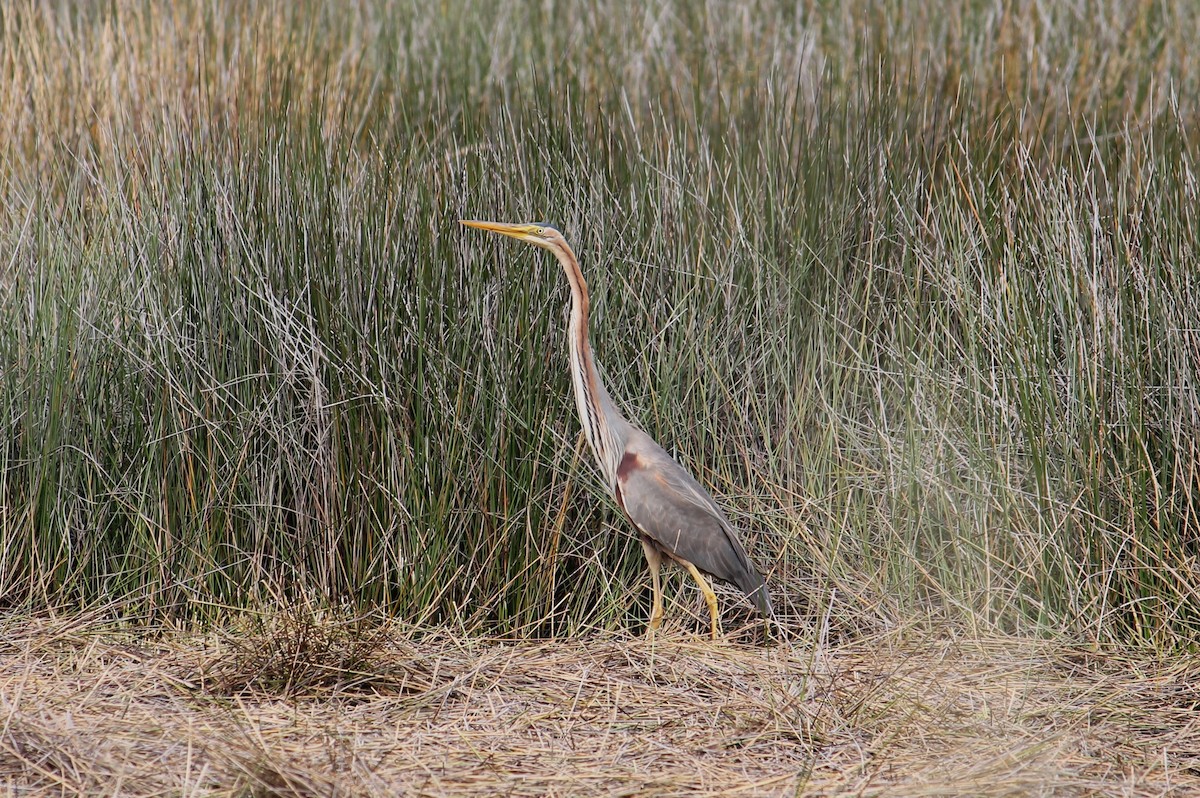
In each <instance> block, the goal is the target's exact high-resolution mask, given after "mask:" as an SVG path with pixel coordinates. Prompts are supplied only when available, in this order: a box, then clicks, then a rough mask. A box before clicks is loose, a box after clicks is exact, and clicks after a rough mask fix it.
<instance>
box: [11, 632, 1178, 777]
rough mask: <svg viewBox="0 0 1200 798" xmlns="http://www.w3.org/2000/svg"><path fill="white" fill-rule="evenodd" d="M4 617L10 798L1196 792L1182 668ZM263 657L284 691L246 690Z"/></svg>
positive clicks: (1052, 648) (923, 644)
mask: <svg viewBox="0 0 1200 798" xmlns="http://www.w3.org/2000/svg"><path fill="white" fill-rule="evenodd" d="M308 622H309V627H308V632H309V633H324V634H325V635H326V638H327V639H333V640H336V639H339V638H338V635H339V634H342V632H344V631H345V629H342V630H341V631H339V627H338V626H337V625H338V624H339V623H342V622H340V621H336V620H328V619H326V620H314V619H311V618H309V619H308ZM22 623H23V624H24V626H23V627H21V626H18V624H17V622H15V621H9V622H8V623H6V624H5V626H6V627H7V628H6V629H5V632H6V634H5V636H4V639H5V640H6V641H7V642H6V643H5V645H4V647H3V649H0V715H2V717H3V721H2V724H0V780H2V781H3V782H4V783H5V784H7V785H8V792H7V794H10V795H116V794H121V795H161V794H172V795H185V796H190V795H246V794H252V795H392V794H395V793H397V792H400V793H405V794H414V795H416V794H420V795H484V794H506V795H581V794H588V795H651V794H652V795H767V794H787V795H792V794H805V795H889V796H897V795H904V796H910V795H911V796H917V795H922V796H924V795H986V796H1000V795H1022V796H1024V795H1109V794H1112V795H1117V794H1120V795H1135V796H1140V795H1147V796H1149V795H1195V794H1200V713H1198V712H1197V708H1198V706H1200V691H1198V689H1197V686H1196V685H1197V680H1198V678H1200V665H1198V664H1197V663H1196V662H1195V661H1193V660H1185V659H1180V660H1176V661H1160V660H1155V659H1152V658H1150V656H1149V655H1141V654H1130V653H1104V652H1097V651H1089V650H1084V649H1081V648H1071V647H1066V646H1063V645H1059V644H1051V643H1047V642H1042V641H1030V640H1015V639H996V640H990V641H978V640H975V641H966V642H955V641H951V640H946V639H928V638H927V639H914V638H915V637H916V636H915V635H912V634H911V633H910V634H908V635H896V636H893V637H891V638H887V639H876V640H870V641H859V642H856V643H853V644H848V645H842V646H838V647H830V648H826V649H823V650H815V649H814V646H813V644H811V643H810V642H809V641H801V642H798V643H796V644H795V645H776V646H773V647H765V648H755V647H747V646H740V645H737V644H733V643H717V644H710V643H709V642H708V641H701V640H696V639H694V638H691V637H688V636H686V635H683V634H682V633H679V632H675V633H671V632H669V631H668V634H666V635H664V636H663V637H662V638H660V640H659V641H658V642H657V643H656V644H654V645H650V644H649V643H647V642H646V641H645V640H642V639H624V638H616V637H601V638H594V639H587V640H557V641H547V642H506V641H498V640H481V639H478V638H455V637H452V636H450V635H449V634H446V633H433V632H430V631H429V630H424V631H423V632H421V633H413V632H412V631H408V632H405V631H402V630H398V629H396V628H395V627H393V628H391V629H390V631H389V632H388V633H384V632H383V630H384V629H385V627H379V628H377V630H376V633H375V634H374V636H373V637H372V638H371V639H372V640H373V641H374V647H373V648H372V650H371V651H369V652H366V651H363V652H358V653H359V655H360V656H359V658H358V661H357V662H356V663H348V662H347V661H339V660H338V659H337V657H336V656H334V655H333V654H332V653H331V651H332V649H328V648H326V649H322V648H319V647H318V648H316V649H312V648H306V647H305V646H303V645H300V646H297V645H295V641H296V640H297V639H298V638H297V637H295V636H292V637H290V638H289V637H288V636H287V635H288V633H289V629H285V628H283V627H281V626H279V625H275V626H272V627H270V628H269V629H267V630H266V631H265V632H263V633H261V634H260V635H259V637H257V638H255V633H253V632H245V631H237V632H222V633H216V634H208V635H201V634H198V633H192V632H183V631H169V630H157V631H147V630H139V631H128V630H120V629H114V628H113V627H112V626H106V625H104V624H100V623H96V622H86V621H85V622H81V621H70V620H68V621H46V620H34V621H28V620H27V619H26V620H25V621H23V622H22ZM353 629H355V630H358V629H359V627H357V626H356V627H353ZM290 631H294V628H292V629H291V630H290ZM357 633H358V632H357V631H356V632H355V634H357ZM269 635H277V636H278V638H276V639H275V640H272V639H271V638H270V637H269ZM307 639H308V638H306V640H307ZM280 640H282V642H279V641H280ZM276 642H279V645H277V646H276V647H275V648H274V649H272V648H271V646H272V645H273V643H276ZM268 649H270V655H269V656H268V655H267V653H264V652H268ZM285 651H290V652H291V653H292V659H291V660H290V661H289V662H288V663H287V665H286V667H288V668H290V669H291V671H289V673H290V677H289V678H288V679H287V680H282V681H281V680H275V681H274V682H270V683H274V684H276V685H277V687H276V688H274V689H273V690H272V689H266V688H264V687H263V686H262V685H263V684H265V683H268V682H269V680H268V679H266V678H265V677H266V676H269V675H270V673H271V671H270V669H271V668H273V667H278V666H279V662H278V661H277V660H278V658H277V657H275V655H277V654H279V653H280V652H285ZM313 651H316V652H318V656H319V657H320V658H321V659H323V660H324V661H318V658H316V657H312V656H310V655H311V654H312V652H313ZM272 663H274V664H272ZM330 663H333V664H332V665H331V664H330ZM303 674H309V676H310V678H303Z"/></svg>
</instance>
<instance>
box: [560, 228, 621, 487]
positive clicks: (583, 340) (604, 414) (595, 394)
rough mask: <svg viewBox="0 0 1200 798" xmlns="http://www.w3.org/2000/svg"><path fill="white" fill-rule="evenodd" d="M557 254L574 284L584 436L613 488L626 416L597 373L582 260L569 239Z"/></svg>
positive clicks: (575, 361)
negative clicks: (623, 415) (614, 402)
mask: <svg viewBox="0 0 1200 798" xmlns="http://www.w3.org/2000/svg"><path fill="white" fill-rule="evenodd" d="M554 255H555V257H557V258H558V262H559V263H561V264H562V267H563V271H564V272H566V275H567V281H568V282H569V283H570V284H571V324H570V328H569V329H568V331H567V344H568V350H569V352H570V357H571V383H572V385H573V386H574V388H575V408H576V409H577V410H578V411H579V421H580V424H582V426H583V434H584V437H586V438H587V441H588V445H589V446H590V447H591V449H592V454H594V455H595V456H596V462H597V463H598V464H599V466H600V470H601V472H603V474H604V478H605V482H606V483H607V484H608V486H609V489H610V490H611V489H612V488H613V486H614V485H615V484H616V479H617V466H618V464H619V463H620V462H621V456H622V454H623V452H622V451H621V450H620V445H619V443H618V440H617V433H618V431H619V430H618V429H616V427H618V425H620V424H622V423H623V422H624V419H623V418H622V417H621V414H620V413H619V412H618V411H617V409H616V407H614V406H613V403H612V400H611V399H609V396H608V391H606V390H605V389H604V385H603V383H601V382H600V375H599V374H598V373H597V372H596V363H595V358H593V356H592V345H591V343H590V342H589V341H588V293H587V282H586V281H585V280H584V279H583V272H582V270H580V268H579V261H578V260H577V259H576V257H575V253H574V252H572V251H571V248H570V247H569V246H567V244H566V242H563V243H562V244H561V245H560V247H559V248H557V249H555V251H554Z"/></svg>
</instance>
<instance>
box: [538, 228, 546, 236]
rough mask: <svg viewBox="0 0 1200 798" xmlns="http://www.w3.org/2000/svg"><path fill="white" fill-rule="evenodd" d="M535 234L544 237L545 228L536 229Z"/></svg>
mask: <svg viewBox="0 0 1200 798" xmlns="http://www.w3.org/2000/svg"><path fill="white" fill-rule="evenodd" d="M537 234H538V235H540V236H544V235H546V228H544V227H539V228H538V229H537Z"/></svg>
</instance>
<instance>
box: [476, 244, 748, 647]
mask: <svg viewBox="0 0 1200 798" xmlns="http://www.w3.org/2000/svg"><path fill="white" fill-rule="evenodd" d="M463 224H465V225H468V226H470V227H477V228H479V229H481V230H488V231H491V232H494V233H501V234H503V235H508V236H512V237H513V238H518V239H521V240H522V241H527V242H529V243H531V244H534V245H536V246H540V247H542V248H543V249H548V250H550V251H551V252H553V253H554V255H555V257H556V258H557V259H558V261H559V263H560V264H561V265H562V267H563V271H564V272H565V273H566V275H567V281H568V282H569V283H570V285H571V320H570V327H569V330H568V351H569V353H570V358H571V382H572V385H573V387H574V392H575V407H576V409H577V410H578V411H579V419H580V423H581V424H582V426H583V433H584V437H585V438H587V441H588V446H589V447H590V448H591V450H592V453H593V454H594V455H595V457H596V462H597V464H598V465H599V466H600V471H601V473H602V474H603V475H604V479H605V484H606V485H607V487H608V490H609V491H610V492H611V493H612V496H613V498H614V499H615V500H616V502H617V504H618V506H620V508H621V510H622V511H623V512H624V513H625V515H626V517H627V518H628V519H629V520H630V522H631V523H632V524H633V525H634V527H636V528H637V530H638V532H639V533H640V535H641V541H642V547H643V549H644V551H645V553H646V561H647V563H648V564H649V566H650V576H651V580H652V584H653V589H654V607H653V609H652V610H651V613H650V631H651V632H653V631H654V630H655V629H657V628H658V625H659V623H661V621H662V614H663V609H662V589H661V585H660V582H659V573H658V571H659V566H660V565H661V564H662V560H663V558H664V557H666V558H667V559H670V560H673V561H675V562H677V563H679V564H680V565H681V566H683V567H684V568H686V569H687V570H688V572H690V573H691V574H692V576H693V577H694V578H695V579H696V582H697V583H698V584H699V586H700V590H701V592H703V593H704V598H705V601H706V602H707V603H708V608H709V612H710V615H711V620H712V634H713V637H714V638H715V637H716V636H717V634H718V630H719V624H718V613H717V599H716V596H715V595H714V594H713V592H712V589H711V588H710V587H709V586H708V583H707V582H706V581H705V580H704V577H703V576H702V573H701V572H703V573H708V574H711V575H712V576H715V577H717V578H718V579H722V580H724V581H726V582H732V583H733V584H735V585H737V587H738V588H739V589H741V591H742V592H743V593H745V594H746V596H747V597H748V598H750V600H751V601H753V602H754V605H755V606H756V607H757V608H758V610H759V612H761V613H762V615H763V616H764V617H771V614H772V611H771V600H770V596H769V594H768V593H767V587H766V584H765V582H764V581H763V578H762V576H761V575H760V574H759V572H758V571H757V570H756V569H755V568H754V565H753V564H752V563H751V562H750V558H749V556H747V554H746V550H745V549H744V548H743V547H742V544H741V542H740V541H739V540H738V538H737V534H736V533H735V531H734V529H733V526H732V525H731V524H730V523H729V521H728V519H726V517H725V514H724V513H722V512H721V509H720V508H719V507H718V506H717V504H716V502H714V501H713V499H712V497H711V496H709V494H708V492H707V491H705V490H704V488H702V487H701V486H700V484H699V483H698V482H696V480H695V479H693V478H692V475H691V474H689V473H688V472H687V471H686V470H685V469H684V468H683V467H682V466H681V465H679V463H677V462H675V460H674V458H672V457H671V455H669V454H667V452H666V450H664V449H663V448H662V447H661V446H659V445H658V443H656V442H655V441H654V439H653V438H651V437H650V436H649V435H647V434H646V433H644V432H642V431H641V430H639V429H637V428H636V427H634V426H633V425H632V424H630V423H629V422H628V421H627V420H626V419H625V417H624V416H623V415H622V414H621V412H620V411H619V410H617V408H616V406H615V405H614V404H613V402H612V399H611V398H610V397H609V395H608V391H607V390H605V388H604V384H603V383H602V382H601V381H600V377H599V374H598V373H597V370H596V364H595V361H594V358H593V355H592V348H591V345H590V343H589V341H588V294H587V283H586V282H585V281H584V279H583V272H582V271H581V270H580V268H579V261H578V260H577V259H576V257H575V253H574V252H572V251H571V248H570V246H569V245H568V244H567V242H566V239H564V238H563V237H562V234H561V233H559V232H558V231H557V230H555V229H554V228H553V227H550V226H548V225H513V224H501V223H496V222H470V221H464V222H463Z"/></svg>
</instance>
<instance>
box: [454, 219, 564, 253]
mask: <svg viewBox="0 0 1200 798" xmlns="http://www.w3.org/2000/svg"><path fill="white" fill-rule="evenodd" d="M459 221H460V222H462V223H463V224H465V225H466V226H467V227H475V228H478V229H479V230H487V231H488V232H489V233H499V234H500V235H502V236H510V237H512V238H516V239H519V240H521V241H524V242H526V243H528V244H533V245H534V246H535V247H541V248H542V249H548V250H550V251H552V252H553V251H554V250H557V249H560V248H561V247H563V246H565V245H566V240H565V239H564V238H563V237H562V233H560V232H558V231H557V230H555V229H554V228H553V227H551V226H550V225H548V224H546V223H545V222H538V223H536V224H506V223H504V222H476V221H468V220H466V219H460V220H459Z"/></svg>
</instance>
